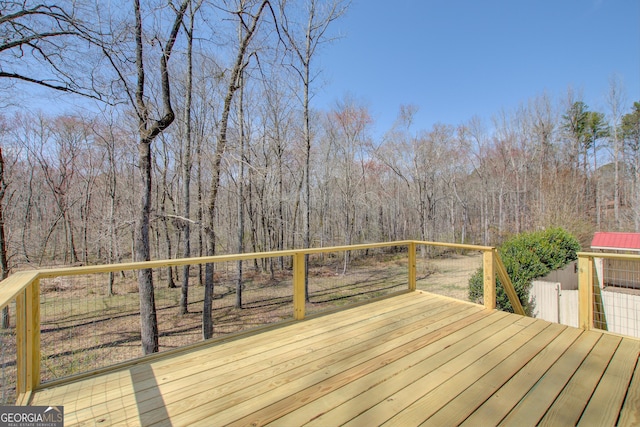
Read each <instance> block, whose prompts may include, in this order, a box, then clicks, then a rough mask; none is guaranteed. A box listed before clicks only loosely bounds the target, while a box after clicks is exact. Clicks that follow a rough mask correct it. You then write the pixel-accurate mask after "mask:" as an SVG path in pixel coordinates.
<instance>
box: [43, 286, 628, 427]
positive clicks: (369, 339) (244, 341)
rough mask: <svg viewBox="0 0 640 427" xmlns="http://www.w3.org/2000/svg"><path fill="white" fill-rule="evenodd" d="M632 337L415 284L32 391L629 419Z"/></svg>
mask: <svg viewBox="0 0 640 427" xmlns="http://www.w3.org/2000/svg"><path fill="white" fill-rule="evenodd" d="M639 352H640V341H639V340H634V339H630V338H621V337H618V336H614V335H611V334H606V333H600V332H593V331H590V332H584V331H581V330H579V329H574V328H570V327H565V326H561V325H557V324H552V323H548V322H545V321H541V320H534V319H531V318H525V317H521V316H518V315H514V314H507V313H503V312H497V311H489V310H485V309H484V308H482V307H480V306H477V305H473V304H467V303H463V302H458V301H454V300H451V299H448V298H443V297H438V296H434V295H430V294H426V293H422V292H419V291H418V292H415V293H408V294H403V295H400V296H395V297H393V298H390V299H386V300H381V301H377V302H373V303H370V304H367V305H363V306H358V307H355V308H352V309H348V310H344V311H340V312H337V313H333V314H329V315H325V316H321V317H316V318H313V319H308V320H306V321H302V322H297V323H290V324H287V325H284V326H282V327H278V328H273V329H270V330H267V331H264V332H261V333H256V334H249V335H245V336H241V337H239V338H236V339H233V340H227V341H225V342H218V343H212V344H207V345H203V346H201V347H199V348H196V349H192V350H191V351H189V352H185V353H182V354H174V355H171V356H167V357H161V358H156V359H155V360H152V361H149V362H144V361H139V362H138V363H137V364H135V365H132V366H130V367H128V368H125V369H120V370H117V371H113V372H109V373H106V374H102V375H96V376H92V377H89V378H85V379H83V380H81V381H76V382H73V383H70V384H64V385H59V386H57V387H54V388H50V389H42V390H40V391H38V392H37V393H36V394H35V395H34V396H33V400H32V404H33V405H64V412H65V425H67V426H70V425H100V426H104V425H145V426H149V425H171V426H198V425H200V426H223V425H234V426H235V425H238V426H239V425H243V426H244V425H263V424H270V423H271V424H272V425H274V426H299V425H314V426H338V425H350V426H373V425H381V424H385V425H398V426H411V425H434V426H446V425H457V424H463V425H468V426H483V425H486V426H492V425H498V424H503V425H515V426H526V425H535V424H545V425H554V426H558V425H575V424H577V423H579V424H580V425H593V426H607V425H615V424H618V425H638V424H639V423H640V369H639V368H638V366H637V365H638V355H639Z"/></svg>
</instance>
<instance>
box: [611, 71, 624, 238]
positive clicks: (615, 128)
mask: <svg viewBox="0 0 640 427" xmlns="http://www.w3.org/2000/svg"><path fill="white" fill-rule="evenodd" d="M607 104H608V106H609V111H610V115H611V116H610V119H611V132H610V134H609V136H610V144H611V145H612V146H613V147H612V148H613V165H614V178H613V180H614V183H613V212H614V217H615V221H616V227H617V228H618V229H621V228H622V223H621V218H620V163H621V157H622V153H623V151H624V150H623V149H622V145H623V144H622V138H621V137H620V126H621V124H622V123H621V121H622V112H623V110H624V104H625V99H624V88H623V87H622V83H621V82H620V80H619V79H618V78H617V77H615V76H612V77H611V78H610V79H609V92H608V93H607Z"/></svg>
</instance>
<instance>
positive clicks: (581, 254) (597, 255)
mask: <svg viewBox="0 0 640 427" xmlns="http://www.w3.org/2000/svg"><path fill="white" fill-rule="evenodd" d="M581 257H587V258H607V259H627V260H636V261H638V260H640V254H614V253H611V252H578V258H581Z"/></svg>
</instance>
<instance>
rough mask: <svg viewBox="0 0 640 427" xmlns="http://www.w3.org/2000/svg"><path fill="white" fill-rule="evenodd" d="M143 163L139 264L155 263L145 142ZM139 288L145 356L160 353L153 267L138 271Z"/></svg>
mask: <svg viewBox="0 0 640 427" xmlns="http://www.w3.org/2000/svg"><path fill="white" fill-rule="evenodd" d="M138 152H139V155H140V157H139V161H140V178H141V182H142V192H141V194H140V208H139V209H140V211H139V219H138V223H137V227H136V228H137V230H136V245H135V250H136V261H149V260H151V248H150V246H149V215H150V213H151V143H150V142H144V141H141V142H140V143H139V144H138ZM138 288H139V293H140V335H141V337H140V338H141V340H142V351H143V353H144V354H150V353H155V352H157V351H158V347H159V345H158V319H157V317H156V301H155V295H154V290H153V274H152V270H151V269H150V268H147V269H143V270H138Z"/></svg>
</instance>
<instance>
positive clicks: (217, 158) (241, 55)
mask: <svg viewBox="0 0 640 427" xmlns="http://www.w3.org/2000/svg"><path fill="white" fill-rule="evenodd" d="M251 6H252V5H251V4H249V2H247V1H245V0H240V4H239V6H238V10H237V11H236V12H234V13H235V15H237V17H238V19H239V20H240V25H242V26H243V27H244V28H245V31H244V32H243V34H242V38H241V40H240V43H239V45H238V50H237V52H236V56H235V59H234V61H233V63H232V67H231V73H230V74H229V80H228V83H227V91H226V95H225V98H224V105H223V107H222V115H221V119H220V125H219V132H218V139H217V142H216V149H215V152H214V158H213V165H212V171H211V172H212V175H213V176H212V179H211V190H210V192H209V201H208V203H207V225H206V229H205V232H206V234H207V255H214V254H215V239H216V235H215V225H214V222H215V221H214V220H215V212H216V203H217V197H218V190H219V187H220V176H221V172H222V156H223V155H224V153H225V151H226V148H227V131H228V126H229V114H230V112H231V106H232V103H233V97H234V94H235V92H236V91H237V90H238V88H239V82H240V75H241V72H242V70H243V69H244V68H245V67H246V66H247V63H246V54H247V49H248V48H249V43H250V42H251V39H252V38H253V36H254V34H255V32H256V30H257V29H258V23H259V22H260V18H261V16H262V13H263V12H264V10H265V8H267V6H269V0H262V1H260V2H259V3H258V4H257V6H256V7H255V8H252V7H251ZM204 289H205V292H204V302H203V311H202V336H203V338H204V339H208V338H211V336H212V334H213V320H212V318H211V308H212V303H213V264H207V265H206V268H205V288H204Z"/></svg>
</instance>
